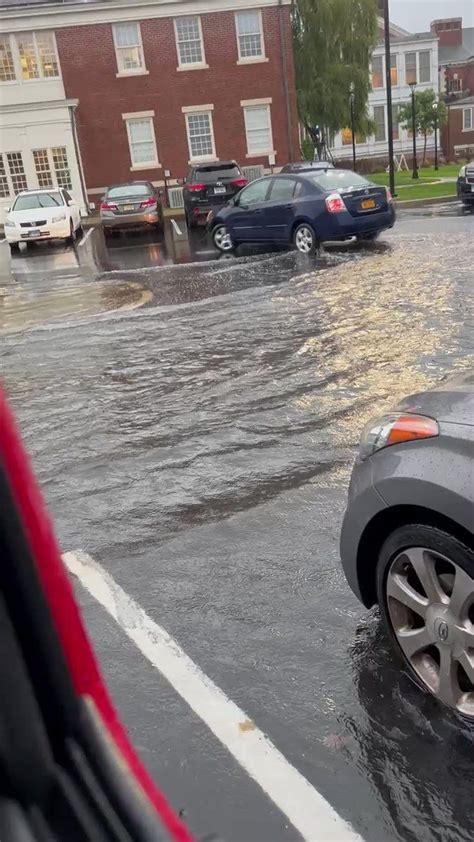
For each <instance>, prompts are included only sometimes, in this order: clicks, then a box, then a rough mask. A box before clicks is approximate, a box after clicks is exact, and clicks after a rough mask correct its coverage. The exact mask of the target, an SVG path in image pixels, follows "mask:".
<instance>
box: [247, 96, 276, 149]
mask: <svg viewBox="0 0 474 842" xmlns="http://www.w3.org/2000/svg"><path fill="white" fill-rule="evenodd" d="M244 118H245V134H246V137H247V153H248V155H250V156H253V155H255V156H257V155H269V154H272V153H273V139H272V122H271V117H270V106H269V105H249V106H246V107H245V108H244Z"/></svg>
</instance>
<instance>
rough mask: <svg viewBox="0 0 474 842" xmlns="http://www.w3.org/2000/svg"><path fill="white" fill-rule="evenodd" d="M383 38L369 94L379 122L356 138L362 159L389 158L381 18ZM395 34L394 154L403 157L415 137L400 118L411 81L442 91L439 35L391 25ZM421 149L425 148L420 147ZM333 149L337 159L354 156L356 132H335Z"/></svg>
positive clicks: (420, 87) (373, 114) (371, 109)
mask: <svg viewBox="0 0 474 842" xmlns="http://www.w3.org/2000/svg"><path fill="white" fill-rule="evenodd" d="M379 32H380V41H379V43H378V44H377V47H376V48H375V50H374V52H373V55H372V62H371V76H372V91H371V93H370V94H369V103H368V111H369V116H370V117H371V118H372V119H373V120H374V122H375V124H376V131H375V134H374V135H372V137H368V138H360V137H357V138H356V153H357V157H358V158H378V157H380V158H385V159H386V158H387V157H388V140H387V138H388V133H387V132H388V129H387V89H386V79H385V46H384V41H383V21H380V27H379ZM390 34H391V62H390V66H391V77H392V106H393V141H394V143H393V145H394V154H395V155H396V156H397V157H398V158H399V157H400V156H401V155H402V154H403V153H405V154H406V155H409V154H411V152H412V149H413V140H412V137H411V134H410V133H409V131H408V130H407V129H402V127H401V125H400V121H399V110H400V106H401V105H403V104H405V103H407V102H409V101H410V99H411V90H410V87H409V83H410V82H416V90H417V91H423V90H428V89H429V88H432V89H433V90H434V91H436V92H437V93H438V92H439V76H438V37H437V35H434V34H433V33H432V32H418V33H416V34H411V33H409V32H406V31H405V30H404V29H400V28H399V27H397V26H394V25H393V24H390ZM433 148H434V137H433V136H431V137H428V144H427V150H429V151H431V149H433ZM420 151H421V150H420ZM331 152H332V154H333V156H334V158H335V159H336V160H343V159H345V158H348V159H352V133H351V131H350V129H345V130H344V131H342V132H339V133H338V134H337V135H335V138H334V143H333V146H332V147H331Z"/></svg>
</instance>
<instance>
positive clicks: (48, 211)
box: [7, 205, 66, 225]
mask: <svg viewBox="0 0 474 842" xmlns="http://www.w3.org/2000/svg"><path fill="white" fill-rule="evenodd" d="M60 213H66V208H65V206H64V205H57V207H53V208H32V209H31V210H19V211H10V213H8V214H7V219H10V220H11V221H12V222H14V223H15V225H19V224H20V223H21V222H35V221H36V220H38V219H45V220H46V222H50V221H51V219H52V218H53V216H59V214H60Z"/></svg>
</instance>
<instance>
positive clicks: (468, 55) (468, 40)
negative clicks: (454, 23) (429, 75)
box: [439, 26, 474, 64]
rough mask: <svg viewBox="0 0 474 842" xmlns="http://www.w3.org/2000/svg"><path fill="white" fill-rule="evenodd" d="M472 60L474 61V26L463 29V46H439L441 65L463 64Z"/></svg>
mask: <svg viewBox="0 0 474 842" xmlns="http://www.w3.org/2000/svg"><path fill="white" fill-rule="evenodd" d="M470 59H473V60H474V26H471V27H468V28H467V29H463V31H462V44H454V45H453V46H447V47H442V46H441V44H440V46H439V63H440V64H462V62H464V61H469V60H470Z"/></svg>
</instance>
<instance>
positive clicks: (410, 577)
mask: <svg viewBox="0 0 474 842" xmlns="http://www.w3.org/2000/svg"><path fill="white" fill-rule="evenodd" d="M433 531H434V530H433ZM439 534H440V535H444V534H443V533H439ZM444 537H445V538H448V541H449V540H451V539H450V538H449V536H444ZM452 541H453V543H454V541H455V539H452ZM457 546H460V545H459V543H458V542H455V548H457ZM461 546H462V545H461ZM443 549H445V546H443ZM466 551H467V552H468V553H469V554H470V551H469V550H466ZM454 554H455V553H454ZM473 573H474V567H473ZM385 601H386V608H387V614H388V619H389V623H390V625H391V628H392V631H393V633H394V635H395V638H396V640H397V643H398V645H399V647H400V649H401V651H402V653H403V656H404V658H405V659H406V661H407V662H408V664H409V665H410V667H411V669H412V670H413V672H414V673H415V674H416V676H417V678H418V680H419V681H421V683H422V684H423V685H424V686H425V687H426V688H427V689H428V690H429V691H430V692H431V693H433V695H435V696H437V698H438V699H440V701H442V702H444V704H446V705H449V707H451V708H454V709H455V710H457V711H458V712H459V713H461V714H463V715H465V716H469V717H471V718H473V719H474V578H473V577H472V576H471V575H469V573H467V572H466V570H464V568H463V567H461V566H460V565H459V564H458V563H457V562H455V561H453V560H452V558H450V557H449V556H448V555H446V554H444V553H442V552H438V551H437V550H434V549H430V548H429V547H425V546H409V547H406V548H405V549H402V550H401V551H400V552H397V553H396V555H395V557H394V558H393V560H392V562H391V564H390V566H389V568H388V572H387V576H386V579H385Z"/></svg>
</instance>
